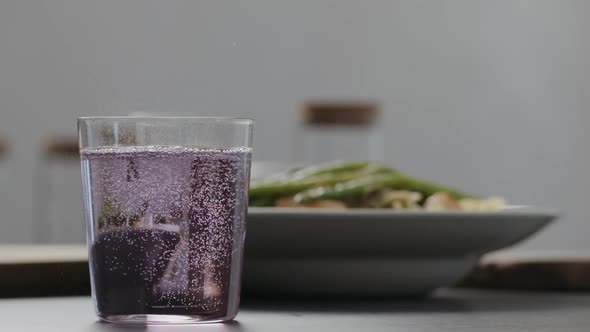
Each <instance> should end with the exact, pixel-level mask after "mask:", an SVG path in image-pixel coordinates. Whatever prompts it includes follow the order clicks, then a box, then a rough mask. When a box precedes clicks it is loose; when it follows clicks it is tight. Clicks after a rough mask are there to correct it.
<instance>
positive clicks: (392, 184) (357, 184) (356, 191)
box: [294, 173, 468, 204]
mask: <svg viewBox="0 0 590 332" xmlns="http://www.w3.org/2000/svg"><path fill="white" fill-rule="evenodd" d="M379 188H389V189H395V190H408V191H416V192H419V193H421V194H422V195H423V196H424V197H428V196H430V195H432V194H434V193H437V192H443V191H444V192H448V193H450V194H451V195H452V196H453V197H455V198H457V199H460V198H464V197H468V195H467V194H465V193H462V192H460V191H457V190H455V189H452V188H449V187H445V186H441V185H438V184H435V183H432V182H428V181H424V180H419V179H416V178H412V177H409V176H407V175H403V174H401V173H391V174H377V175H371V176H365V177H362V178H358V179H353V180H350V181H347V182H342V183H335V184H332V185H325V186H320V187H316V188H310V189H308V190H305V191H302V192H300V193H298V194H297V195H295V197H294V200H295V202H296V203H297V204H306V203H310V202H314V201H318V200H327V199H330V200H340V201H353V200H355V199H358V198H359V197H361V196H362V194H364V193H366V192H368V191H369V190H375V189H379Z"/></svg>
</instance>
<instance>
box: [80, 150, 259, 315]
mask: <svg viewBox="0 0 590 332" xmlns="http://www.w3.org/2000/svg"><path fill="white" fill-rule="evenodd" d="M250 153H251V150H250V148H230V149H199V148H186V147H156V146H153V147H110V148H85V149H82V151H81V155H82V165H83V168H84V172H83V173H84V174H85V179H84V181H86V188H90V192H88V193H86V197H85V199H86V204H87V206H89V207H90V208H89V209H88V211H87V214H89V215H87V218H88V220H91V221H92V222H90V223H89V225H92V226H89V227H88V240H89V243H90V269H91V278H92V281H93V282H92V284H93V296H94V297H95V300H96V303H97V311H98V315H99V317H101V318H103V319H107V320H111V319H116V318H117V317H118V316H127V315H135V316H142V315H187V316H189V317H192V318H194V317H200V318H202V319H206V320H215V319H219V320H226V319H228V318H233V317H234V316H235V315H236V313H237V309H238V304H239V295H238V294H239V291H237V290H236V289H230V288H235V287H239V285H240V275H241V261H242V259H241V255H242V249H243V244H244V243H243V242H244V234H245V218H246V210H247V201H248V200H247V190H248V178H249V163H250Z"/></svg>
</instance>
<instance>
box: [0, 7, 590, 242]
mask: <svg viewBox="0 0 590 332" xmlns="http://www.w3.org/2000/svg"><path fill="white" fill-rule="evenodd" d="M589 10H590V5H589V4H588V2H586V1H583V0H580V1H550V0H547V1H542V0H521V1H512V0H504V1H474V0H465V1H458V0H453V1H450V0H449V1H435V0H432V1H417V0H408V1H393V0H391V1H390V0H383V1H378V0H372V1H356V0H350V1H343V0H332V1H328V0H321V1H319V0H313V1H312V0H307V1H303V0H300V1H276V0H274V1H273V0H267V1H263V0H249V1H230V0H223V1H221V0H209V1H203V0H201V1H147V0H141V1H139V0H138V1H119V0H103V1H80V0H52V1H32V0H31V1H22V0H3V1H1V2H0V136H4V137H7V138H9V139H10V140H11V143H12V145H13V147H12V153H11V155H10V156H9V159H8V160H6V161H4V162H0V211H1V214H0V223H1V224H0V241H10V242H19V241H31V240H33V234H32V232H31V229H32V228H33V226H34V224H33V220H36V223H41V222H43V221H41V220H39V217H37V216H34V213H33V206H34V197H35V190H36V187H37V184H36V181H35V177H34V174H35V170H36V167H37V166H36V165H37V158H38V152H39V146H40V144H41V142H42V139H43V137H46V136H47V135H49V134H52V133H65V134H73V133H74V118H75V117H77V116H81V115H113V114H125V113H128V112H129V111H133V110H143V111H159V112H162V111H170V112H193V113H194V114H199V115H219V116H220V115H224V116H247V117H252V118H254V119H256V121H257V125H256V139H255V157H256V158H257V159H259V160H271V159H278V160H291V159H292V157H291V156H292V154H291V151H290V148H291V147H292V139H293V136H294V134H295V133H294V127H295V122H296V114H295V109H296V108H297V105H298V103H299V102H301V101H302V100H304V99H306V98H308V97H314V96H319V97H334V98H340V97H343V98H377V99H378V100H380V101H381V103H382V105H383V111H384V116H383V120H384V121H383V123H382V125H383V127H384V129H385V130H386V132H387V135H386V138H387V139H386V152H387V154H386V157H387V160H388V161H389V162H390V163H392V164H394V165H396V166H397V167H399V168H401V169H405V170H408V171H410V172H413V173H415V174H416V175H421V176H426V177H430V178H433V179H438V180H440V181H443V182H447V183H450V184H455V185H457V186H459V187H462V188H465V189H466V190H469V191H473V192H482V193H496V194H501V195H505V196H506V197H507V198H508V199H509V200H510V201H512V202H515V203H531V204H537V205H543V206H549V207H555V208H557V209H560V210H562V211H564V218H563V219H562V220H561V221H560V222H559V224H557V225H555V226H553V227H551V228H550V229H549V230H548V231H547V232H545V233H544V234H542V235H541V236H539V237H538V238H536V239H534V240H533V241H532V242H530V243H529V246H532V247H541V248H557V247H568V248H583V247H585V248H589V247H590V241H588V240H587V239H586V234H588V233H590V224H589V223H588V222H587V220H586V213H585V207H586V201H587V197H586V192H587V188H589V187H590V186H589V185H590V176H588V175H587V174H586V169H588V167H589V166H590V154H589V153H588V152H587V149H586V148H585V143H586V141H587V140H588V138H590V137H588V136H590V134H589V131H588V130H587V127H588V126H589V125H588V121H587V120H588V117H589V115H588V114H587V113H588V112H587V111H586V108H588V106H590V97H589V96H590V91H589V90H590V82H589V80H590V79H589V78H590V75H589V74H590V73H589V71H590V70H589V68H590V60H589V59H590V57H589V55H590V39H588V37H587V34H586V32H587V31H588V29H589V28H590V23H589V22H590V21H589V20H587V18H588V17H587V16H588V15H589V14H588V13H590V11H589ZM76 180H77V179H76ZM71 208H72V209H78V208H79V207H78V206H76V207H71Z"/></svg>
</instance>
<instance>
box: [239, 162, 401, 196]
mask: <svg viewBox="0 0 590 332" xmlns="http://www.w3.org/2000/svg"><path fill="white" fill-rule="evenodd" d="M358 164H360V163H358ZM358 164H357V165H352V163H348V164H339V165H337V166H334V167H332V168H330V170H331V171H328V170H329V169H328V168H323V169H321V170H320V169H319V168H316V171H314V172H313V174H314V175H313V176H311V175H305V176H303V174H312V172H311V171H306V172H303V173H299V175H298V176H296V175H293V176H292V177H290V178H289V179H287V180H278V181H277V180H275V181H264V180H261V181H256V182H254V183H252V185H251V187H250V197H252V198H256V199H258V198H259V197H261V196H272V197H282V196H289V195H294V194H296V193H298V192H300V191H303V190H307V189H310V188H313V187H317V186H325V185H333V184H336V183H340V182H346V181H350V180H353V179H355V178H360V177H363V176H366V175H369V174H381V173H383V174H392V173H393V172H395V171H394V170H392V169H391V168H389V167H386V166H383V165H381V164H376V163H367V162H363V165H364V166H363V167H362V168H358ZM345 170H346V171H345ZM298 172H299V171H297V172H295V173H298Z"/></svg>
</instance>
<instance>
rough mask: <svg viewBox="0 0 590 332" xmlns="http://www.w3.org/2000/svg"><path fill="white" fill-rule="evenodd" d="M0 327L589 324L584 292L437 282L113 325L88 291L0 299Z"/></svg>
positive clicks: (539, 328) (573, 327)
mask: <svg viewBox="0 0 590 332" xmlns="http://www.w3.org/2000/svg"><path fill="white" fill-rule="evenodd" d="M0 319H1V320H0V324H1V325H0V326H1V328H0V330H2V331H13V332H16V331H48V332H49V331H60V332H68V331H76V332H80V331H92V332H103V331H138V330H144V329H147V330H149V331H195V330H196V329H198V330H199V331H217V332H223V331H298V332H300V331H359V330H366V331H404V332H412V331H420V332H428V331H453V332H462V331H535V332H543V331H584V332H586V331H589V329H590V294H576V293H542V292H538V293H533V292H506V291H481V290H463V289H443V290H440V291H438V292H436V293H435V294H434V295H433V296H432V297H431V298H428V299H423V300H391V299H390V300H321V301H317V300H316V301H310V300H296V301H288V300H285V299H282V300H276V299H274V300H272V299H267V300H245V303H244V304H243V306H242V309H241V311H240V314H239V315H238V317H237V319H236V321H235V322H231V323H229V324H207V325H199V326H198V327H197V328H195V327H194V326H154V327H147V328H146V327H143V328H138V327H119V326H115V325H111V324H106V323H100V322H97V321H96V318H95V316H94V314H93V307H92V301H91V299H90V298H89V297H56V298H32V299H1V300H0Z"/></svg>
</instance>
